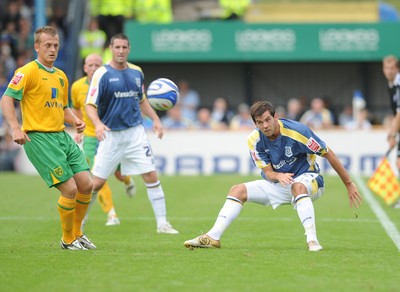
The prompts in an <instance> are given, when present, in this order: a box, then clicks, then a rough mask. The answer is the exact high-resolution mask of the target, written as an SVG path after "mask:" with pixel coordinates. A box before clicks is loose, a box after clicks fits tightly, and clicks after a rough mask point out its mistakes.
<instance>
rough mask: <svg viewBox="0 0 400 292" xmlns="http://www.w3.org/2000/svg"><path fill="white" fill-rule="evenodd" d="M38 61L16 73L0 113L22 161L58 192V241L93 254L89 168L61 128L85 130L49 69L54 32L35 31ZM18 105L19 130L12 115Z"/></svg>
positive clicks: (61, 79) (59, 75)
mask: <svg viewBox="0 0 400 292" xmlns="http://www.w3.org/2000/svg"><path fill="white" fill-rule="evenodd" d="M34 48H35V51H36V53H37V55H38V57H37V59H36V60H34V61H32V62H29V63H28V64H26V65H25V66H23V67H21V68H18V69H17V70H16V71H15V74H14V77H13V78H12V80H11V82H10V83H9V85H8V87H7V90H6V92H5V93H4V95H3V97H2V100H1V102H2V108H3V113H4V117H5V119H6V121H7V122H8V124H9V126H10V128H11V131H12V137H13V140H14V141H15V142H16V143H18V144H20V145H23V146H24V149H25V152H26V155H27V156H28V158H29V160H30V161H31V162H32V164H33V165H34V166H35V168H36V170H37V171H38V173H39V174H40V176H41V177H42V178H43V180H44V181H45V182H46V184H47V185H48V187H53V186H54V187H56V188H57V189H58V190H59V191H60V192H61V195H60V197H59V199H58V211H59V214H60V221H61V229H62V239H61V247H62V248H63V249H69V250H86V249H95V248H96V246H95V245H94V244H93V243H92V242H91V241H90V240H89V239H88V238H87V237H86V235H85V234H83V233H82V231H81V224H82V220H83V218H84V217H85V214H86V211H87V208H88V206H89V202H90V199H91V193H92V188H93V183H92V180H91V177H90V173H89V166H88V164H87V162H86V160H85V157H84V155H83V153H82V151H81V150H80V149H79V147H78V146H77V145H76V143H75V142H74V140H73V139H72V137H71V136H70V135H69V134H68V133H66V132H65V126H64V122H66V123H68V124H70V125H73V126H74V127H75V128H76V131H77V132H82V131H83V130H84V129H85V127H86V125H85V123H84V122H83V121H82V120H80V119H79V118H77V117H76V116H75V115H74V114H73V113H72V111H71V109H70V108H68V85H69V84H68V79H67V76H66V75H65V73H64V72H62V71H61V70H59V69H58V68H56V67H54V66H53V64H54V62H55V60H56V58H57V55H58V51H59V36H58V33H57V30H56V28H54V27H51V26H44V27H39V28H38V29H36V31H35V33H34ZM14 101H19V102H20V103H21V111H22V126H21V125H20V123H19V121H18V119H17V117H16V114H15V109H14Z"/></svg>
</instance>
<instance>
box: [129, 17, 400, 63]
mask: <svg viewBox="0 0 400 292" xmlns="http://www.w3.org/2000/svg"><path fill="white" fill-rule="evenodd" d="M125 32H126V33H127V35H128V36H129V38H130V40H131V44H132V50H131V55H130V57H129V59H130V60H131V61H136V62H247V61H248V62H259V61H269V62H270V61H272V62H273V61H380V60H381V59H382V58H383V57H384V56H385V55H387V54H395V55H398V56H400V38H399V35H400V23H397V22H396V23H374V24H369V23H368V24H296V25H289V24H288V25H285V24H282V25H277V24H246V23H242V22H190V23H173V24H168V25H151V24H146V25H144V24H138V23H137V22H134V21H129V22H127V23H126V27H125Z"/></svg>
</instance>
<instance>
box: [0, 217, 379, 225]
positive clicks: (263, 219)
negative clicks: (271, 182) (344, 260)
mask: <svg viewBox="0 0 400 292" xmlns="http://www.w3.org/2000/svg"><path fill="white" fill-rule="evenodd" d="M105 218H106V217H104V218H100V217H99V216H96V217H91V218H90V219H89V220H90V221H96V222H97V221H105V220H106V219H105ZM119 218H120V219H121V220H124V221H154V217H151V216H148V217H147V216H141V217H132V216H128V217H125V216H121V217H119ZM170 219H172V220H174V221H178V220H179V221H212V220H215V218H213V217H195V218H194V217H170ZM57 220H59V218H58V217H55V218H52V217H44V216H32V217H27V216H0V221H55V222H56V221H57ZM237 220H240V221H251V222H268V221H298V220H299V218H298V217H296V216H293V217H277V218H268V217H251V218H250V217H240V218H238V219H237ZM317 220H319V221H324V222H335V223H336V222H346V223H379V221H378V220H377V219H375V218H358V219H352V218H320V219H317Z"/></svg>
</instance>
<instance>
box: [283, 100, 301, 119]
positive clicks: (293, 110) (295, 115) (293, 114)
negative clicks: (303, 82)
mask: <svg viewBox="0 0 400 292" xmlns="http://www.w3.org/2000/svg"><path fill="white" fill-rule="evenodd" d="M302 114H303V105H302V103H301V101H300V100H299V99H297V98H291V99H289V101H288V103H287V113H286V117H287V118H288V119H290V120H294V121H300V118H301V116H302Z"/></svg>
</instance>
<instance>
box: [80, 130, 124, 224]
mask: <svg viewBox="0 0 400 292" xmlns="http://www.w3.org/2000/svg"><path fill="white" fill-rule="evenodd" d="M118 136H119V135H118V133H114V132H112V131H110V132H107V139H105V140H103V141H101V142H100V143H99V145H98V148H97V154H96V159H95V161H94V164H93V167H92V174H93V178H92V179H93V192H92V199H91V201H90V204H89V206H88V210H87V212H86V216H85V218H84V219H83V221H82V230H83V228H84V226H85V224H86V222H87V220H88V217H89V213H90V210H91V208H92V206H93V204H94V202H95V201H96V199H97V196H98V193H99V191H100V189H101V188H102V187H103V186H104V184H105V183H106V181H107V178H108V177H109V176H110V175H111V174H112V173H113V172H114V171H115V169H116V168H117V166H118V164H119V163H120V160H121V157H122V154H123V149H120V148H122V147H119V145H120V143H119V138H120V137H118Z"/></svg>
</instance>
